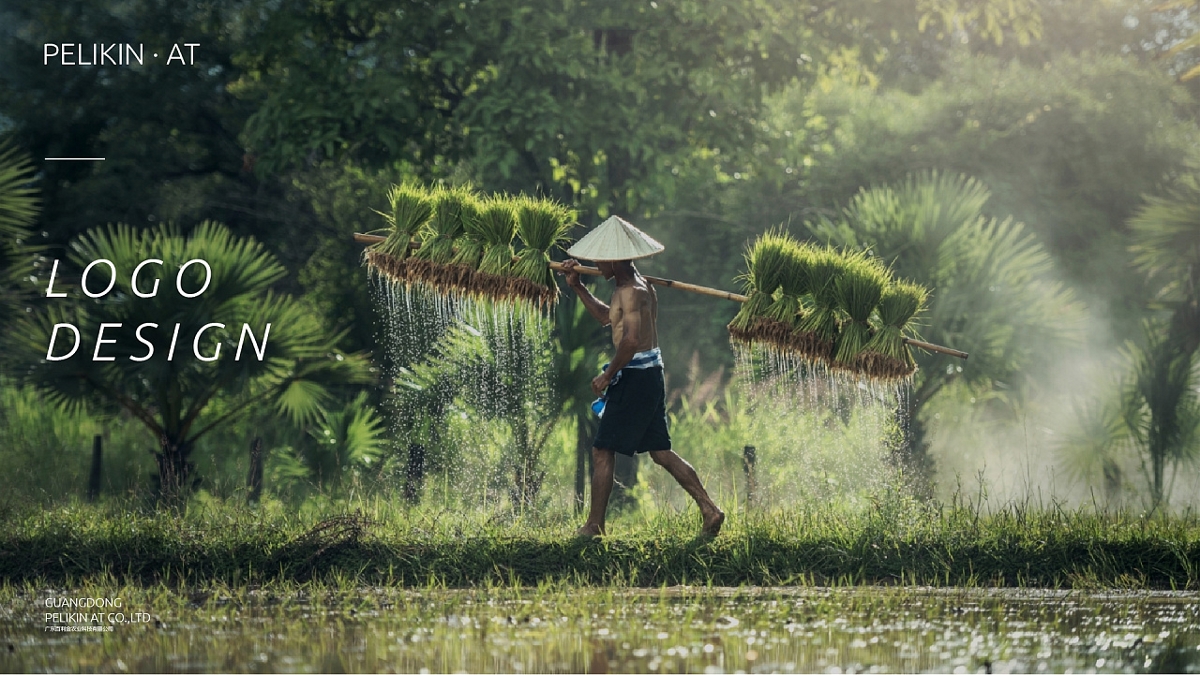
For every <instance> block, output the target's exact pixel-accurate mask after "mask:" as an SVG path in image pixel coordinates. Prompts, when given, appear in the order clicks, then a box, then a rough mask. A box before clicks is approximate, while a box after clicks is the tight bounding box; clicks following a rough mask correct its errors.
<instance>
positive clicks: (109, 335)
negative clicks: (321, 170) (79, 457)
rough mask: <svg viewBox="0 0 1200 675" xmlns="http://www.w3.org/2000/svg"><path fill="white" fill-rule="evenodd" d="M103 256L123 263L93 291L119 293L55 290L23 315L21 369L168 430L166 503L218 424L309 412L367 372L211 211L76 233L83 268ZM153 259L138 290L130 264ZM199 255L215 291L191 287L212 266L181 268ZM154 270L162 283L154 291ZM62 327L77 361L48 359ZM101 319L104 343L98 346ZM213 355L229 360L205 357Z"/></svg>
mask: <svg viewBox="0 0 1200 675" xmlns="http://www.w3.org/2000/svg"><path fill="white" fill-rule="evenodd" d="M102 259H103V260H108V261H111V262H112V264H113V266H114V267H115V269H116V271H117V274H116V278H115V279H112V278H111V276H110V274H109V270H108V268H107V267H106V266H104V265H97V266H96V267H94V268H93V269H92V274H91V275H90V276H89V278H88V279H87V285H88V287H89V288H90V289H92V291H93V292H95V291H97V290H99V289H103V288H104V287H106V286H108V285H109V283H110V281H111V282H112V283H113V290H112V291H111V292H109V293H107V294H106V295H104V296H103V297H101V298H98V299H91V298H87V297H84V296H83V295H82V293H81V291H80V289H79V288H78V287H77V286H76V287H75V288H73V289H71V290H70V292H69V297H67V298H61V299H60V298H53V299H47V301H46V303H45V304H46V305H47V307H46V308H45V310H44V311H40V312H38V313H35V314H32V315H28V316H27V317H25V318H23V319H22V321H21V324H20V325H19V327H18V330H17V334H18V338H17V347H18V349H19V351H20V354H19V356H20V359H21V361H23V362H24V363H25V364H27V367H26V369H25V370H24V372H23V373H22V377H23V378H24V380H25V381H27V382H29V383H30V384H32V385H34V386H36V387H37V388H38V389H40V390H41V391H42V392H43V394H44V395H45V396H46V398H47V399H48V400H49V401H51V402H52V403H55V404H60V405H65V406H77V405H81V404H85V403H86V404H89V405H91V406H93V407H94V408H99V409H101V410H110V411H115V410H117V409H122V410H124V411H125V412H127V413H128V414H129V415H131V416H132V417H133V418H135V419H137V420H139V421H140V422H141V423H142V424H143V425H145V427H146V428H147V429H149V430H150V432H151V433H152V434H153V435H154V437H155V438H156V439H158V448H156V449H155V450H154V451H153V453H154V456H155V459H156V460H157V463H158V481H159V485H158V493H159V496H160V498H162V499H163V500H164V501H172V500H174V499H175V498H177V497H182V496H184V495H185V494H186V490H185V488H189V487H193V486H194V485H195V483H194V482H193V478H194V476H193V473H194V468H195V467H194V463H193V462H192V461H191V455H192V452H193V451H194V449H195V448H196V442H197V440H199V439H200V438H202V437H203V436H205V435H206V434H208V433H209V432H211V431H213V430H214V429H216V428H218V427H220V426H222V425H224V424H228V423H229V422H230V421H231V420H233V419H235V418H237V417H238V416H240V415H243V414H245V413H246V412H248V411H249V410H251V409H252V408H253V407H255V406H263V405H273V406H275V407H276V408H277V409H278V410H279V411H280V412H281V413H283V414H286V415H287V416H289V417H291V418H292V419H293V420H294V421H297V422H303V421H305V420H308V419H312V418H313V416H314V415H315V414H317V412H318V411H319V410H320V406H321V404H322V403H323V402H325V401H326V400H327V399H328V398H329V395H330V394H329V391H328V390H327V389H326V385H328V384H332V383H364V382H367V381H368V380H369V371H368V367H367V361H366V359H365V358H364V357H363V356H362V355H358V354H342V353H340V352H339V351H338V350H337V349H336V344H337V342H338V339H339V335H338V334H336V333H333V332H331V331H329V330H327V329H326V328H325V327H324V326H322V325H320V324H319V323H318V321H317V320H316V319H315V318H314V317H313V315H312V314H311V313H309V312H308V311H306V310H305V308H304V307H303V306H302V305H301V304H300V303H299V302H297V301H296V300H293V299H292V298H291V297H288V296H283V295H279V294H277V293H275V292H273V291H272V290H271V285H272V284H273V283H275V282H276V281H279V280H280V279H282V278H283V276H284V275H285V270H284V268H283V267H282V266H281V265H280V264H279V263H278V262H277V261H276V260H275V259H274V257H273V256H272V255H271V254H269V253H267V252H266V251H265V250H264V249H263V247H262V245H261V244H259V243H257V242H255V241H254V240H252V239H243V238H238V237H235V236H234V235H233V234H232V233H231V232H230V231H229V230H228V229H227V228H225V227H224V226H223V225H220V224H218V223H213V222H205V223H202V224H201V225H199V226H198V227H197V228H196V229H195V230H193V231H192V232H191V233H190V235H187V236H184V235H183V234H182V233H181V232H180V231H179V230H178V229H177V228H175V227H172V226H168V225H163V226H160V227H157V228H153V229H144V230H138V229H135V228H132V227H130V226H128V225H116V226H110V227H108V228H105V229H95V230H90V231H88V232H86V233H84V234H83V235H81V236H80V237H79V238H78V239H77V240H75V241H73V242H72V244H71V253H70V262H71V263H73V265H74V266H75V267H76V268H83V267H86V266H87V265H88V264H89V263H91V262H93V261H97V260H102ZM150 259H157V260H162V261H163V262H162V263H161V265H155V264H150V265H148V266H147V267H146V268H144V269H143V271H142V275H141V278H139V280H138V287H137V288H136V289H135V288H134V287H133V286H132V283H131V280H132V272H133V270H134V268H135V267H136V266H137V265H138V264H139V263H142V262H143V261H146V260H150ZM196 259H199V260H204V261H206V262H207V264H208V267H209V268H210V269H211V280H210V281H209V285H208V287H207V289H206V290H204V292H202V293H200V294H199V295H197V296H195V297H187V296H186V295H184V293H188V294H191V293H195V292H196V290H198V289H200V288H201V287H202V286H203V284H204V277H205V274H204V272H203V267H202V266H201V265H198V264H193V265H191V266H189V267H188V268H187V269H186V271H185V272H183V274H180V271H181V269H183V267H184V265H185V263H187V261H190V260H196ZM61 272H62V270H61V269H60V275H61ZM177 277H181V278H182V282H181V283H180V284H178V285H177V283H176V279H177ZM155 278H157V279H159V281H158V283H157V286H158V287H157V292H155V293H154V294H153V295H152V296H151V297H145V296H147V295H150V294H151V292H152V291H153V288H154V285H155V282H154V281H153V279H155ZM55 283H56V286H55V291H56V292H57V291H61V290H63V288H64V287H66V284H65V282H64V280H63V278H61V276H60V278H59V279H57V280H56V281H55ZM55 324H71V325H72V326H74V327H75V328H76V329H78V331H79V336H80V337H79V343H80V344H79V345H78V349H77V351H76V352H75V355H74V356H72V357H71V358H69V359H66V360H59V361H52V360H48V358H47V357H48V356H49V353H48V347H49V346H50V345H51V340H52V335H53V334H54V331H55ZM105 324H107V325H105ZM145 324H152V325H151V326H146V325H145ZM213 324H222V325H223V326H224V328H219V327H217V326H214V325H213ZM102 325H105V326H104V328H103V337H104V344H97V341H98V339H99V333H100V331H101V326H102ZM268 325H270V328H269V332H268V329H267V326H268ZM206 326H207V327H208V329H207V330H205V331H203V332H202V331H201V329H202V328H204V327H206ZM246 331H249V332H250V333H251V335H250V337H249V338H247V337H246V335H245V332H246ZM201 332H202V333H203V334H202V335H198V333H201ZM59 333H60V334H59V335H58V341H57V343H58V344H57V346H55V356H62V355H63V354H64V352H65V351H66V350H67V347H66V346H65V345H64V344H63V343H64V342H67V343H69V342H70V338H69V336H68V337H64V335H67V334H68V331H62V330H60V332H59ZM173 336H176V337H173ZM110 341H111V343H110ZM243 341H244V342H245V344H243ZM150 349H152V352H151V353H149V354H148V351H149V350H150ZM218 350H219V351H218ZM239 352H240V358H239ZM97 355H100V358H102V359H107V358H111V359H112V360H107V361H105V360H97V359H95V357H96V356H97ZM213 355H216V356H217V357H218V358H216V359H215V360H208V359H211V358H212V356H213Z"/></svg>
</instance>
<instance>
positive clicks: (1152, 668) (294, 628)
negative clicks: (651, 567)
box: [0, 584, 1200, 673]
mask: <svg viewBox="0 0 1200 675" xmlns="http://www.w3.org/2000/svg"><path fill="white" fill-rule="evenodd" d="M80 598H82V600H79V599H80ZM72 599H73V600H72ZM1198 600H1200V595H1198V594H1196V593H1183V592H1148V591H1147V592H1084V591H1045V590H1024V589H1001V590H996V589H949V590H947V589H928V588H913V587H866V588H863V587H859V588H811V587H806V588H739V589H722V588H698V587H674V588H664V589H655V590H639V589H626V588H595V587H572V586H566V585H555V586H550V587H539V588H507V587H506V588H493V589H474V590H447V589H437V588H431V589H426V590H405V589H396V588H381V587H367V588H355V587H353V586H350V585H348V584H343V585H341V586H340V587H339V586H305V585H298V584H289V585H280V586H266V587H257V588H254V587H251V588H233V589H231V588H227V587H213V588H209V589H206V590H194V591H173V590H168V589H166V588H161V587H160V588H139V587H117V586H113V587H111V588H100V589H97V588H86V589H71V590H64V589H38V590H36V591H35V590H32V589H26V590H15V589H12V588H9V589H8V590H7V592H6V594H5V595H4V596H3V603H0V640H3V641H4V642H6V643H7V644H2V645H0V670H3V671H7V672H13V671H26V672H30V671H98V672H211V671H221V672H228V671H233V672H238V671H248V672H280V671H282V672H313V671H316V672H358V671H368V672H375V671H383V672H387V671H399V672H422V671H429V672H454V671H471V672H495V671H499V672H518V673H520V672H593V673H604V672H649V673H671V672H693V673H701V672H704V673H721V672H777V671H783V672H795V671H800V672H834V673H837V672H883V671H887V672H894V671H903V672H922V671H934V672H995V673H1002V672H1013V671H1018V672H1040V671H1047V672H1063V671H1072V672H1200V602H1198ZM72 603H74V605H75V606H73V607H72V606H70V605H71V604H72ZM64 605H65V606H64ZM88 605H92V606H90V607H89V606H88ZM96 605H99V606H96ZM47 615H51V616H49V617H48V616H47ZM55 615H57V616H55Z"/></svg>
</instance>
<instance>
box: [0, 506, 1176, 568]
mask: <svg viewBox="0 0 1200 675" xmlns="http://www.w3.org/2000/svg"><path fill="white" fill-rule="evenodd" d="M2 515H3V516H4V517H3V518H2V519H0V520H2V521H3V525H0V580H3V581H6V582H23V581H35V580H36V581H45V582H51V583H65V584H68V585H70V584H73V583H79V582H82V581H85V580H87V579H96V578H111V579H115V580H120V581H123V582H131V583H153V582H164V581H165V582H167V583H171V584H175V583H180V584H189V585H190V584H196V583H204V582H210V581H221V582H224V583H234V584H239V583H259V582H266V581H270V580H297V581H304V580H312V579H319V580H331V579H332V580H345V579H352V580H355V581H356V582H362V583H386V584H396V585H406V586H428V585H430V584H436V585H445V586H452V587H459V586H477V585H481V584H536V583H541V582H547V581H564V582H569V583H579V584H596V585H604V584H615V585H627V586H650V587H652V586H662V585H675V584H700V585H704V584H712V585H721V586H737V585H789V584H897V583H900V584H926V585H934V586H1038V587H1076V588H1098V587H1114V588H1159V589H1197V588H1200V521H1198V519H1197V518H1196V517H1195V516H1193V515H1187V516H1176V517H1171V518H1151V519H1144V518H1139V517H1137V516H1132V515H1128V514H1122V513H1096V512H1094V511H1090V510H1080V511H1066V510H1062V509H1057V508H1034V507H1022V506H1010V507H1008V508H1004V509H999V510H996V511H993V512H981V511H978V510H976V509H973V508H970V507H964V506H925V505H919V504H914V503H912V502H908V501H899V500H897V501H896V502H895V503H876V504H875V505H874V506H873V507H871V508H868V509H865V510H863V511H861V512H856V513H847V512H832V511H829V512H823V511H794V512H755V511H749V512H737V513H731V514H730V518H729V520H728V521H727V525H726V529H725V530H724V532H722V534H721V536H720V537H719V538H717V539H716V540H714V541H701V540H697V539H696V537H695V532H696V530H697V525H698V517H697V515H696V513H695V512H694V511H688V512H684V513H669V512H657V513H651V514H645V513H641V514H639V513H634V514H630V515H626V516H623V517H619V518H617V519H616V520H614V521H613V522H612V523H611V524H610V528H609V529H610V536H608V537H606V538H604V539H603V540H600V541H597V542H583V541H577V540H574V539H573V538H572V537H571V536H570V535H571V532H572V530H573V527H574V526H575V525H576V523H575V519H573V518H571V517H569V516H567V515H566V514H560V515H550V516H545V515H542V516H537V517H528V516H526V517H520V516H514V515H512V514H506V513H503V512H496V513H470V514H462V513H454V512H448V511H439V510H435V509H412V510H406V509H402V508H398V507H395V506H393V504H392V502H390V501H387V500H383V499H375V500H367V501H364V502H360V501H358V500H356V501H355V502H354V504H353V505H352V507H351V508H350V509H349V510H347V509H344V508H341V507H336V506H326V507H324V508H305V509H301V510H299V511H295V510H287V509H284V508H283V506H282V505H281V504H279V503H277V502H275V503H269V504H266V505H264V506H263V507H259V508H256V509H250V508H247V507H244V506H240V505H238V506H234V505H231V504H228V503H225V502H214V501H209V502H194V503H193V504H191V505H190V506H189V507H188V508H187V509H186V511H184V512H183V513H182V514H174V515H172V514H168V513H160V512H155V511H150V510H146V509H144V508H138V507H135V506H133V505H129V504H121V503H115V502H114V503H109V504H105V505H100V506H89V505H71V506H62V507H55V508H50V509H38V510H24V511H17V510H13V509H12V507H9V510H8V513H5V514H2Z"/></svg>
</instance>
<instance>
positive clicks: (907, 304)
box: [864, 280, 929, 379]
mask: <svg viewBox="0 0 1200 675" xmlns="http://www.w3.org/2000/svg"><path fill="white" fill-rule="evenodd" d="M928 297H929V291H928V289H926V288H925V287H924V286H921V285H920V284H916V283H913V282H911V281H904V280H897V281H893V282H892V283H890V284H888V286H887V287H886V288H884V289H883V294H882V295H881V296H880V298H879V309H878V312H877V313H878V316H879V324H880V325H879V329H878V330H876V331H875V335H874V336H872V337H871V340H870V342H868V343H867V345H866V347H865V349H864V352H865V353H864V356H865V357H866V358H867V359H868V369H869V371H870V372H871V374H872V375H873V376H874V377H878V378H881V379H902V378H905V377H908V376H909V375H912V374H913V373H914V372H916V370H917V364H916V361H915V360H914V359H913V355H912V351H911V350H910V349H909V348H908V345H906V344H905V343H904V338H906V337H910V336H912V335H913V334H914V331H913V330H912V324H911V322H912V320H913V318H914V317H915V316H917V315H918V314H919V313H920V312H921V310H923V309H924V308H925V301H926V300H927V299H928Z"/></svg>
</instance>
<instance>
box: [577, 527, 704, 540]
mask: <svg viewBox="0 0 1200 675" xmlns="http://www.w3.org/2000/svg"><path fill="white" fill-rule="evenodd" d="M718 527H720V526H719V525H718ZM603 535H604V528H603V527H600V526H599V525H591V524H585V525H584V526H583V527H581V528H579V529H578V530H575V536H576V537H579V538H580V539H596V538H598V537H601V536H603Z"/></svg>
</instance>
